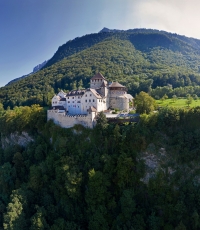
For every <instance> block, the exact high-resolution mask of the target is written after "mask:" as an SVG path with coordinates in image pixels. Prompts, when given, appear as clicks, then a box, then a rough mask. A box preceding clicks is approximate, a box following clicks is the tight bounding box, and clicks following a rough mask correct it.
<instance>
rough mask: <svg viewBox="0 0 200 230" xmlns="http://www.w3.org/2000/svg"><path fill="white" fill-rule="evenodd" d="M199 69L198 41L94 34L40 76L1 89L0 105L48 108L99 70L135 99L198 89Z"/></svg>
mask: <svg viewBox="0 0 200 230" xmlns="http://www.w3.org/2000/svg"><path fill="white" fill-rule="evenodd" d="M195 47H196V48H195ZM81 50H82V51H81ZM199 64H200V55H199V40H196V39H189V38H186V37H183V36H178V35H173V34H168V33H166V32H159V31H158V32H156V31H154V30H150V31H149V30H141V31H140V30H134V31H129V32H117V33H112V32H111V33H98V34H91V35H86V36H83V37H82V38H76V39H74V40H73V41H69V42H67V43H66V44H65V45H63V46H61V47H60V48H59V49H58V51H57V52H56V54H55V55H54V57H53V58H52V59H51V60H50V61H49V62H48V63H47V66H46V67H45V68H43V69H42V70H41V71H39V72H37V73H36V74H33V75H31V76H29V77H27V78H25V79H22V80H20V81H18V82H15V83H13V84H12V85H10V86H6V87H2V88H1V90H0V102H1V103H3V104H4V107H5V108H6V107H7V106H10V107H11V108H12V107H13V106H15V105H31V104H34V103H39V104H40V105H47V104H49V103H50V99H51V97H52V96H53V94H54V93H55V92H57V91H58V90H59V89H61V88H62V89H64V90H71V89H74V88H77V87H79V88H80V87H88V86H89V85H88V83H89V79H90V78H91V77H92V76H93V75H94V74H95V73H96V72H99V71H100V72H101V73H102V74H103V75H104V76H105V77H106V78H107V79H108V80H110V81H111V80H118V81H119V82H121V83H122V84H125V85H126V86H127V87H128V89H129V92H130V93H132V94H133V95H134V94H135V93H138V92H140V91H141V90H143V91H146V92H147V91H150V90H151V89H152V88H153V89H154V88H156V87H157V86H161V87H166V86H168V85H171V86H170V87H176V88H177V87H185V86H187V87H190V86H191V87H196V86H198V85H199V83H200V74H199V66H200V65H199ZM48 65H49V66H48ZM193 91H194V90H193ZM194 92H195V93H196V91H194ZM199 92H200V91H199ZM197 94H199V93H197Z"/></svg>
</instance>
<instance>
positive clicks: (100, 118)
mask: <svg viewBox="0 0 200 230" xmlns="http://www.w3.org/2000/svg"><path fill="white" fill-rule="evenodd" d="M107 126H108V122H107V119H106V116H105V114H104V113H103V112H100V113H99V114H98V115H97V125H96V127H97V128H100V129H106V128H107Z"/></svg>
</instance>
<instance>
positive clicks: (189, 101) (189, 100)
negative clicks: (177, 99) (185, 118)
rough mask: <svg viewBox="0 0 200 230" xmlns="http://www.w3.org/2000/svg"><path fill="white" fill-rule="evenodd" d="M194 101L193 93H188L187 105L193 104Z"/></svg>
mask: <svg viewBox="0 0 200 230" xmlns="http://www.w3.org/2000/svg"><path fill="white" fill-rule="evenodd" d="M192 101H193V98H192V97H191V95H190V94H188V95H187V100H186V102H185V103H186V104H187V106H188V107H189V106H190V104H192Z"/></svg>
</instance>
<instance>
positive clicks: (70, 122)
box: [47, 110, 96, 128]
mask: <svg viewBox="0 0 200 230" xmlns="http://www.w3.org/2000/svg"><path fill="white" fill-rule="evenodd" d="M47 119H48V120H50V119H52V120H53V121H54V123H55V124H57V125H59V126H61V127H63V128H71V127H73V126H74V125H76V124H80V125H83V126H84V127H88V128H93V127H94V126H95V125H96V121H95V120H94V119H93V117H92V114H88V115H66V113H65V112H63V113H59V112H57V111H54V110H48V111H47Z"/></svg>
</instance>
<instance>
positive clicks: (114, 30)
mask: <svg viewBox="0 0 200 230" xmlns="http://www.w3.org/2000/svg"><path fill="white" fill-rule="evenodd" d="M121 31H123V30H117V29H108V28H106V27H104V28H103V29H102V30H100V31H99V33H108V32H121Z"/></svg>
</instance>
